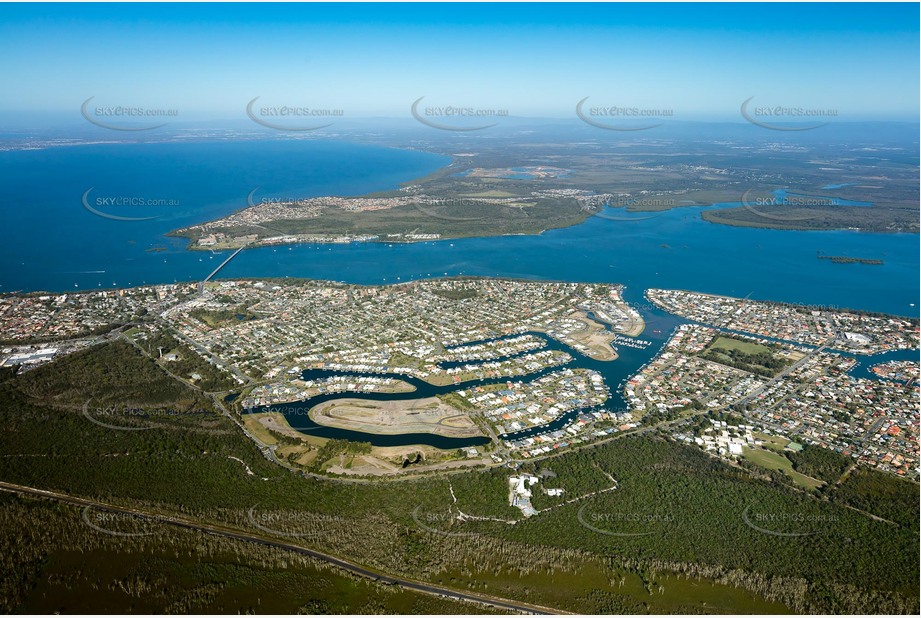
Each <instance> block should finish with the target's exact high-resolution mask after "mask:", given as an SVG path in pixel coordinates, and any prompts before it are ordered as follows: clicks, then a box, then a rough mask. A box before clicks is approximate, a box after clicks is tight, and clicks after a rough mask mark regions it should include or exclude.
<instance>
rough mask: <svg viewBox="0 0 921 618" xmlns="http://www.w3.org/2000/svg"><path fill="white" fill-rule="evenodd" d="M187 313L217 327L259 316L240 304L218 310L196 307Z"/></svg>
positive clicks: (212, 326)
mask: <svg viewBox="0 0 921 618" xmlns="http://www.w3.org/2000/svg"><path fill="white" fill-rule="evenodd" d="M189 315H190V316H192V317H193V318H195V319H197V320H200V321H201V322H204V323H205V324H207V325H208V326H210V327H211V328H218V327H220V326H224V325H226V324H227V323H229V322H234V321H241V322H246V321H249V320H255V319H257V318H258V317H259V316H258V315H256V314H255V313H253V312H252V311H250V310H249V307H247V306H246V305H240V306H238V307H232V308H229V309H220V310H217V309H205V308H203V307H198V308H195V309H192V310H191V311H189Z"/></svg>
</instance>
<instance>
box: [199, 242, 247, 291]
mask: <svg viewBox="0 0 921 618" xmlns="http://www.w3.org/2000/svg"><path fill="white" fill-rule="evenodd" d="M249 244H250V243H246V244H245V245H243V246H242V247H240V248H239V249H237V250H236V251H234V252H233V253H231V254H230V256H229V257H228V258H227V259H226V260H224V261H223V262H221V263H220V264H219V265H218V267H217V268H215V269H214V270H212V271H211V274H210V275H208V276H207V277H205V280H204V281H202V282H200V283H199V284H198V293H199V294H201V293H202V292H204V291H205V284H206V283H208V282H209V281H211V279H212V278H213V277H214V276H215V275H216V274H218V272H220V270H221V269H222V268H224V267H225V266H227V263H228V262H230V260H232V259H234V258H235V257H237V254H238V253H240V252H241V251H243V250H244V249H246V248H247V247H248V246H249Z"/></svg>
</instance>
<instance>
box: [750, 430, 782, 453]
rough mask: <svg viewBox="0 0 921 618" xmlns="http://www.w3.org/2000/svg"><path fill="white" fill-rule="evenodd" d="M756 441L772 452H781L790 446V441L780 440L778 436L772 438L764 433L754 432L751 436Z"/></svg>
mask: <svg viewBox="0 0 921 618" xmlns="http://www.w3.org/2000/svg"><path fill="white" fill-rule="evenodd" d="M753 435H754V436H755V439H756V440H761V442H762V443H763V445H764V447H765V448H769V449H771V450H774V451H782V450H783V449H784V447H785V446H787V445H788V444H790V440H788V439H786V438H782V437H780V436H772V435H768V434H766V433H758V432H755V433H754V434H753Z"/></svg>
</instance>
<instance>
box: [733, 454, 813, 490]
mask: <svg viewBox="0 0 921 618" xmlns="http://www.w3.org/2000/svg"><path fill="white" fill-rule="evenodd" d="M742 454H743V456H744V457H745V459H747V460H748V461H750V462H752V463H753V464H755V465H757V466H761V467H762V468H767V469H768V470H781V471H783V472H784V473H786V474H787V475H788V476H789V477H790V478H791V479H793V482H794V483H796V484H797V485H799V486H801V487H805V488H806V489H818V488H819V487H821V486H822V485H824V483H823V482H822V481H820V480H818V479H814V478H812V477H811V476H806V475H805V474H802V473H800V472H797V471H796V470H794V469H793V464H792V463H790V460H789V459H787V458H786V457H784V456H783V455H781V454H779V453H775V452H774V451H769V450H766V449H763V448H747V447H746V448H743V449H742Z"/></svg>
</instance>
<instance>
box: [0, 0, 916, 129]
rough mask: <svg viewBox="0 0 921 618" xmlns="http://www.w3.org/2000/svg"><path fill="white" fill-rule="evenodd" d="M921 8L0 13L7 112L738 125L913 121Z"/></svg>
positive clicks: (0, 90) (1, 96) (28, 8)
mask: <svg viewBox="0 0 921 618" xmlns="http://www.w3.org/2000/svg"><path fill="white" fill-rule="evenodd" d="M918 21H919V7H918V5H917V4H835V5H831V4H794V5H790V4H715V5H689V4H640V5H634V4H608V5H598V4H584V5H572V4H566V5H555V4H507V5H481V4H458V5H449V4H438V5H418V4H411V5H375V4H370V5H357V6H356V5H319V4H313V5H266V4H259V5H239V4H220V5H216V4H207V5H168V6H167V5H137V4H135V5H112V4H105V5H57V6H55V7H53V8H52V7H49V6H43V5H36V4H31V5H10V4H0V58H2V61H0V84H2V86H0V112H6V113H9V112H22V111H56V112H75V113H78V110H79V106H80V104H81V103H82V102H83V101H84V100H85V99H86V98H88V97H90V96H95V97H96V101H97V103H100V104H106V105H136V106H144V107H148V108H154V107H158V108H169V109H178V110H180V116H181V117H186V118H190V117H193V116H196V115H199V114H208V115H211V116H214V117H219V118H239V117H243V113H244V112H243V110H244V108H245V105H246V103H247V102H248V101H249V100H251V99H252V98H253V97H256V96H260V97H262V98H261V101H262V102H263V103H265V104H275V105H292V106H308V107H313V108H334V109H342V110H343V111H344V112H345V115H346V116H347V117H348V116H351V117H363V116H394V117H404V116H407V117H408V112H409V106H410V105H411V103H412V102H413V101H414V100H415V99H417V98H419V97H421V96H426V97H427V99H426V102H427V103H431V104H439V105H455V106H475V107H480V108H491V109H507V110H508V111H509V113H510V114H511V115H514V116H544V117H548V116H552V117H571V116H572V114H573V110H574V107H575V104H576V102H578V101H579V100H580V99H582V98H583V97H586V96H590V97H591V99H590V100H591V102H592V104H598V105H620V106H638V107H646V108H654V109H669V110H673V113H674V118H675V119H676V120H677V119H688V120H698V119H710V118H713V119H717V118H719V119H726V120H737V121H741V118H740V117H739V114H738V110H739V106H740V104H741V102H742V101H744V100H745V99H747V98H748V97H751V96H755V97H756V101H757V102H758V103H759V104H772V105H785V106H802V107H809V108H823V109H835V110H838V113H839V120H851V119H853V120H862V119H899V120H917V118H918V114H919V108H918V100H919V61H918V50H919V31H918Z"/></svg>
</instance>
